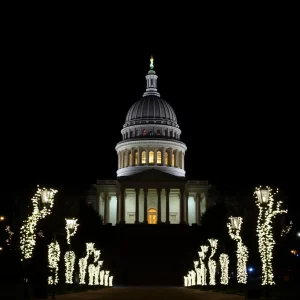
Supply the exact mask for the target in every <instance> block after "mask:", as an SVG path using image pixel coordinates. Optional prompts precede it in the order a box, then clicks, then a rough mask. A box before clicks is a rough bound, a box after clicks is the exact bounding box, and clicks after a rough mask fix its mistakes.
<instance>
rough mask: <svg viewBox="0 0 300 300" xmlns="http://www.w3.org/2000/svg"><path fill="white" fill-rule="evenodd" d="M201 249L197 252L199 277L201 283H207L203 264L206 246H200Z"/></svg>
mask: <svg viewBox="0 0 300 300" xmlns="http://www.w3.org/2000/svg"><path fill="white" fill-rule="evenodd" d="M200 248H201V251H199V252H198V254H199V260H200V274H201V277H200V278H201V279H200V284H201V285H207V280H206V278H207V268H206V266H205V262H204V260H205V256H206V253H207V252H208V246H205V245H203V246H201V247H200Z"/></svg>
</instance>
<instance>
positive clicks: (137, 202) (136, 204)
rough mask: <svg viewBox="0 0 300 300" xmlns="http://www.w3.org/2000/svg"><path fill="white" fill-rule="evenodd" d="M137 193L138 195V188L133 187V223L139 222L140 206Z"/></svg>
mask: <svg viewBox="0 0 300 300" xmlns="http://www.w3.org/2000/svg"><path fill="white" fill-rule="evenodd" d="M139 195H140V189H139V188H136V189H135V223H136V224H138V223H140V213H139V212H140V206H139V203H140V202H139V199H140V198H139Z"/></svg>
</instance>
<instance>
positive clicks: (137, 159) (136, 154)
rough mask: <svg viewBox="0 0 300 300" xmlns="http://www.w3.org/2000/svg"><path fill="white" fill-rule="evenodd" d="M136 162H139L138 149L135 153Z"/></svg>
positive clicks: (136, 163)
mask: <svg viewBox="0 0 300 300" xmlns="http://www.w3.org/2000/svg"><path fill="white" fill-rule="evenodd" d="M134 164H135V165H136V166H137V165H138V164H139V154H138V152H137V151H135V153H134Z"/></svg>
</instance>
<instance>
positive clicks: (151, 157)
mask: <svg viewBox="0 0 300 300" xmlns="http://www.w3.org/2000/svg"><path fill="white" fill-rule="evenodd" d="M149 164H154V152H153V151H150V152H149Z"/></svg>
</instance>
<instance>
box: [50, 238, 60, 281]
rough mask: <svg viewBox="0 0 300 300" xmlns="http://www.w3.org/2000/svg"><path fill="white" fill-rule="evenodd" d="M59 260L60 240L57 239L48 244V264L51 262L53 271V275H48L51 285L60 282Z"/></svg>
mask: <svg viewBox="0 0 300 300" xmlns="http://www.w3.org/2000/svg"><path fill="white" fill-rule="evenodd" d="M59 260H60V246H59V244H58V242H57V241H55V242H52V243H51V244H50V245H49V246H48V264H49V269H50V270H51V272H52V276H49V277H48V284H49V285H57V283H58V279H59V278H58V269H59V266H58V263H59Z"/></svg>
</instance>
